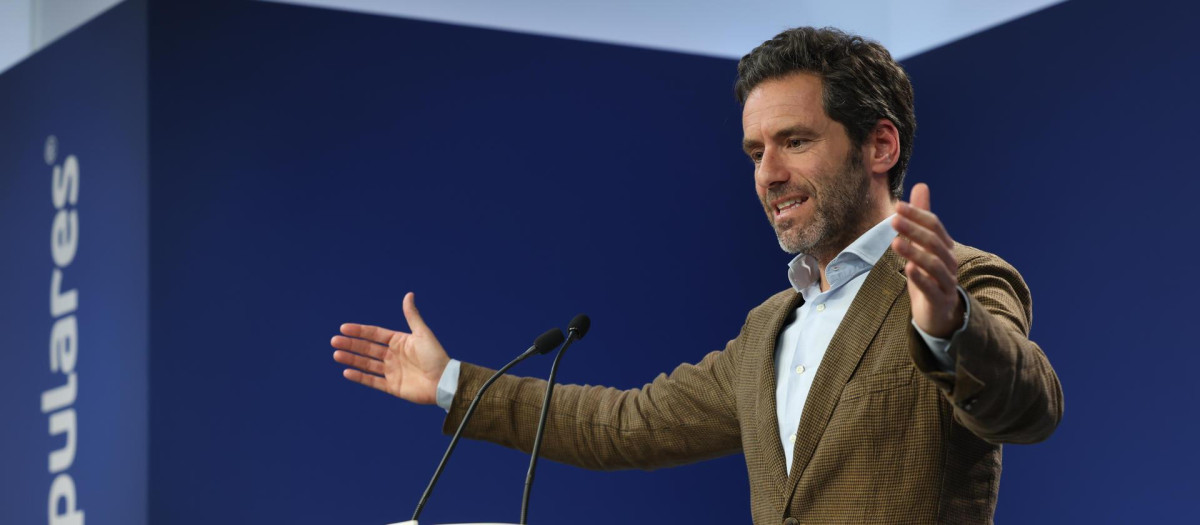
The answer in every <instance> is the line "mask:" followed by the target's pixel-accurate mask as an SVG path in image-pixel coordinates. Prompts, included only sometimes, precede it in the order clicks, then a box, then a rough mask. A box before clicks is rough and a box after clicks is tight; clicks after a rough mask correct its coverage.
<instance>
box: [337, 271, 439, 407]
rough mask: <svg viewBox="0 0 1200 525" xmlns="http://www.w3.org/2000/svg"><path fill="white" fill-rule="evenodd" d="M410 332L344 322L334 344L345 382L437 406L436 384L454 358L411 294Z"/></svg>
mask: <svg viewBox="0 0 1200 525" xmlns="http://www.w3.org/2000/svg"><path fill="white" fill-rule="evenodd" d="M404 319H405V321H407V322H408V328H409V329H410V330H412V332H410V333H406V332H399V331H394V330H389V329H387V328H381V327H378V326H369V325H361V324H354V323H346V324H343V325H342V327H341V332H342V335H335V336H333V339H332V340H331V341H330V344H331V345H333V347H334V348H336V349H337V350H336V351H334V352H333V360H334V361H337V362H339V363H341V364H343V365H346V366H348V367H349V368H347V369H346V370H345V371H343V372H342V376H344V377H345V378H346V379H349V380H351V381H354V382H356V383H360V384H363V385H366V386H369V387H371V388H374V389H376V390H380V391H382V392H387V393H389V394H392V395H394V396H396V397H399V398H400V399H404V400H407V401H412V402H413V403H419V404H422V405H431V404H433V403H435V402H436V401H437V385H438V380H439V379H441V377H442V372H443V371H444V370H445V369H446V364H447V363H449V362H450V356H448V355H447V354H446V350H445V349H444V348H442V344H441V343H439V342H438V340H437V337H434V335H433V331H432V330H430V329H429V326H428V325H426V324H425V321H424V320H423V319H421V313H420V312H418V311H417V304H416V299H415V298H414V297H413V294H412V292H409V293H408V294H406V295H405V296H404Z"/></svg>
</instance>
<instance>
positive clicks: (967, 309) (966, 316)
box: [456, 286, 971, 377]
mask: <svg viewBox="0 0 1200 525" xmlns="http://www.w3.org/2000/svg"><path fill="white" fill-rule="evenodd" d="M958 295H959V296H960V297H962V300H963V305H965V306H964V307H963V322H962V326H961V327H959V329H958V330H955V331H954V333H953V334H950V339H942V338H940V337H934V336H932V335H929V334H927V333H925V331H924V330H922V329H921V327H919V326H917V321H916V320H913V321H912V325H913V328H916V329H917V333H918V334H920V335H921V339H923V340H924V341H925V346H928V347H929V351H930V352H932V353H933V358H934V359H936V360H937V362H938V364H939V365H941V368H942V371H943V372H950V373H954V357H953V356H951V355H950V343H952V342H954V338H955V337H958V334H961V333H963V330H966V329H967V322H968V321H970V320H971V301H970V300H969V299H967V292H966V291H965V290H963V289H962V287H961V286H959V287H958ZM456 377H457V375H456Z"/></svg>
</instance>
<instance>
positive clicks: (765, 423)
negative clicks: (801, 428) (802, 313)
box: [756, 293, 804, 510]
mask: <svg viewBox="0 0 1200 525" xmlns="http://www.w3.org/2000/svg"><path fill="white" fill-rule="evenodd" d="M803 302H804V299H803V298H802V296H801V295H800V294H799V293H795V294H794V297H791V298H790V300H788V301H785V302H784V308H781V309H779V311H777V312H775V313H774V315H773V316H772V317H771V319H770V327H769V328H770V329H769V330H767V331H766V332H763V340H760V341H758V346H760V347H761V348H763V349H764V350H763V354H764V357H765V359H761V360H760V361H759V369H758V377H759V388H758V413H757V414H756V418H757V419H758V435H759V439H761V440H762V444H761V445H762V447H763V453H764V456H765V459H766V460H767V461H766V463H767V468H768V469H770V470H771V477H772V478H773V479H774V480H775V485H776V488H778V489H779V494H780V495H781V496H783V500H785V501H786V500H787V498H788V496H787V488H788V473H787V458H786V457H785V456H784V455H783V443H782V442H780V441H779V414H778V413H777V410H776V406H775V388H776V386H775V352H776V348H775V345H776V344H777V341H778V340H779V333H780V331H782V330H783V325H784V323H785V322H786V321H787V320H788V319H790V318H791V315H792V313H793V312H795V311H796V308H799V307H800V305H801V304H803ZM780 510H782V509H780Z"/></svg>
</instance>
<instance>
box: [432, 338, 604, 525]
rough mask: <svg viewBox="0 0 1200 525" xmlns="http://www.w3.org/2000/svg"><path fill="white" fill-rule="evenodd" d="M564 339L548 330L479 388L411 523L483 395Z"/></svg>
mask: <svg viewBox="0 0 1200 525" xmlns="http://www.w3.org/2000/svg"><path fill="white" fill-rule="evenodd" d="M572 322H573V321H572ZM585 331H586V328H585ZM563 339H564V337H563V333H562V330H560V329H558V328H551V329H550V330H547V331H546V333H544V334H542V335H540V336H538V338H537V339H536V340H535V341H534V342H533V346H530V347H529V349H528V350H525V352H524V353H522V354H521V355H519V356H517V358H516V359H513V360H512V361H509V363H508V364H507V365H504V366H503V367H501V368H500V369H499V370H497V371H496V373H495V374H492V377H489V378H488V380H487V381H484V383H483V386H481V387H479V391H478V392H475V399H472V400H471V404H470V406H468V407H467V412H466V413H465V414H463V418H462V422H460V423H459V424H458V430H455V431H454V437H453V438H450V446H448V447H446V453H445V454H443V455H442V461H441V462H440V463H438V466H437V470H435V471H434V472H433V479H431V480H429V485H428V486H426V487H425V493H424V494H422V495H421V501H419V502H417V509H416V510H414V511H413V516H412V521H411V523H416V522H417V518H419V517H420V516H421V510H423V509H424V508H425V503H426V502H428V501H429V495H430V494H433V486H434V485H436V484H437V481H438V478H439V477H441V476H442V470H443V469H445V468H446V460H448V459H450V454H451V453H452V452H454V447H455V446H456V445H458V440H459V439H460V438H462V433H463V429H465V428H467V421H469V420H470V419H471V414H474V413H475V407H477V406H478V405H479V400H480V399H482V398H483V393H484V392H485V391H487V389H488V387H491V386H492V383H494V382H496V379H499V378H500V376H502V375H504V373H505V372H507V371H508V369H510V368H512V367H514V366H516V364H517V363H520V362H521V361H524V360H525V359H526V358H528V357H530V356H532V355H534V354H546V353H550V352H552V351H554V349H555V348H558V345H560V344H562V342H563ZM559 355H561V354H559Z"/></svg>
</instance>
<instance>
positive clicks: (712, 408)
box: [442, 326, 745, 470]
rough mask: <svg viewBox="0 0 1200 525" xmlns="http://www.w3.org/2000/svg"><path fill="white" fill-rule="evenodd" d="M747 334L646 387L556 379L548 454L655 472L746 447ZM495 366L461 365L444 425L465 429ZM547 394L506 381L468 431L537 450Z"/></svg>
mask: <svg viewBox="0 0 1200 525" xmlns="http://www.w3.org/2000/svg"><path fill="white" fill-rule="evenodd" d="M744 331H745V327H744V326H743V332H744ZM741 339H742V335H739V337H738V339H734V340H732V341H730V342H729V343H728V344H727V345H726V347H725V349H724V350H722V351H714V352H711V353H709V354H708V355H706V356H705V357H704V359H702V360H701V361H700V362H699V363H697V364H683V365H680V366H679V367H677V368H676V369H675V370H674V371H672V372H671V373H670V374H659V376H658V377H656V378H655V379H654V381H652V382H651V383H649V384H647V385H645V386H643V387H642V388H634V389H630V390H618V389H615V388H607V387H600V386H588V385H583V386H580V385H557V386H555V387H554V397H553V402H552V403H551V408H550V416H549V418H548V420H547V422H546V434H545V436H544V437H543V438H542V449H541V455H542V457H546V458H549V459H552V460H555V461H559V462H562V463H567V464H571V465H576V466H579V467H584V468H590V469H600V470H614V469H628V468H639V469H646V470H652V469H656V468H662V467H669V466H674V465H680V464H683V463H690V462H694V461H699V460H703V459H708V458H713V457H717V456H722V455H727V454H731V453H735V452H739V451H741V433H740V430H739V427H738V421H737V413H736V407H735V402H734V394H733V393H734V385H733V381H734V380H735V378H736V370H737V363H736V361H737V360H738V358H739V357H738V356H739V353H740V346H741V342H740V341H741ZM493 373H494V371H492V370H489V369H487V368H483V367H479V366H475V365H471V364H469V363H463V364H462V369H461V372H460V374H459V384H458V392H457V394H456V395H455V397H454V402H453V404H452V406H451V409H450V412H449V413H448V414H447V416H446V421H445V424H444V426H443V429H442V430H443V432H445V433H447V434H451V433H453V432H454V430H455V429H457V428H458V425H459V423H460V422H461V421H462V417H463V415H464V413H465V412H466V409H467V406H468V405H470V403H471V400H472V399H473V398H474V396H475V393H476V392H477V391H478V389H479V387H480V386H481V385H482V384H483V382H484V381H486V380H487V378H488V377H490V376H491V375H492V374H493ZM545 392H546V381H544V380H541V379H533V378H522V377H516V376H512V375H505V376H503V377H501V378H499V379H498V380H497V381H496V382H495V383H494V384H493V385H492V387H491V388H490V389H489V390H488V391H487V393H486V394H485V395H484V396H483V399H482V400H481V401H480V403H479V407H478V408H477V409H476V412H475V415H474V417H473V418H472V419H471V421H470V422H469V423H468V424H467V427H466V428H465V429H464V431H463V433H464V435H465V436H467V437H470V438H473V439H483V440H487V441H492V442H494V443H498V444H500V445H504V446H506V447H510V448H515V449H518V450H521V451H524V452H529V451H530V450H532V448H533V437H534V434H535V432H536V430H537V428H536V427H537V422H538V416H539V414H540V412H541V409H542V399H543V397H544V396H545Z"/></svg>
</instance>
